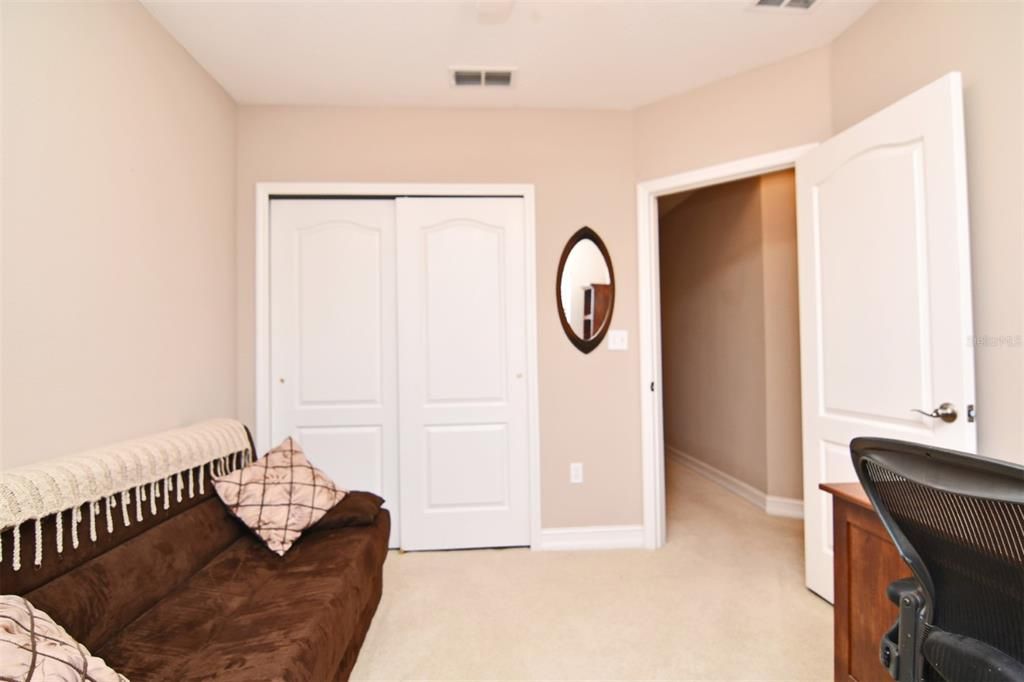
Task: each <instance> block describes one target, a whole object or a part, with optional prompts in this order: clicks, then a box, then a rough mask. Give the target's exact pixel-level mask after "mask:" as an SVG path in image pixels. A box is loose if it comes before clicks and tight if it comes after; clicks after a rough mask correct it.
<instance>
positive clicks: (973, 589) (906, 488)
mask: <svg viewBox="0 0 1024 682" xmlns="http://www.w3.org/2000/svg"><path fill="white" fill-rule="evenodd" d="M850 449H851V452H852V454H853V461H854V466H855V467H856V470H857V475H858V477H859V478H860V481H861V484H862V485H863V486H864V489H865V491H866V492H867V494H868V497H870V498H871V501H872V502H873V503H874V505H875V509H876V510H877V511H878V514H879V516H880V517H881V519H882V522H883V524H884V525H885V527H886V529H887V530H888V531H889V534H890V535H891V536H892V538H893V541H894V542H895V543H896V546H897V548H898V549H899V551H900V554H901V555H902V556H903V558H904V560H906V562H907V564H908V565H909V566H910V568H911V570H912V571H913V573H914V577H915V578H916V579H917V580H918V582H919V583H920V584H921V587H922V589H923V590H924V592H925V600H926V607H925V614H924V621H925V624H926V625H927V626H928V627H934V628H939V629H941V630H944V631H946V632H949V633H954V634H957V635H964V636H967V637H971V638H973V639H976V640H979V641H981V642H984V643H985V644H988V645H990V646H992V647H995V648H996V649H999V650H1001V651H1003V652H1005V653H1006V654H1008V655H1009V656H1011V657H1013V658H1015V659H1017V660H1018V661H1022V662H1024V467H1019V466H1014V465H1011V464H1007V463H1004V462H999V461H996V460H992V459H987V458H984V457H977V456H974V455H968V454H964V453H959V452H954V451H950V450H943V449H939V448H933V447H926V446H923V445H918V444H914V443H905V442H902V441H894V440H884V439H872V438H857V439H855V440H854V441H853V442H852V443H851V444H850Z"/></svg>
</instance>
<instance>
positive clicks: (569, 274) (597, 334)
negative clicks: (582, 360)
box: [558, 228, 615, 352]
mask: <svg viewBox="0 0 1024 682" xmlns="http://www.w3.org/2000/svg"><path fill="white" fill-rule="evenodd" d="M559 275H560V276H559V281H558V296H559V303H560V304H561V305H560V306H559V307H560V309H561V310H560V313H561V316H562V326H563V327H564V328H565V331H566V334H569V335H570V336H569V339H570V341H573V343H574V344H575V345H577V347H578V348H580V350H583V351H584V352H590V350H592V349H593V347H595V346H596V345H597V344H598V343H600V340H601V337H603V336H604V332H605V331H606V328H607V326H608V323H609V320H610V318H611V312H612V306H613V303H614V299H615V293H614V280H613V276H612V269H611V262H610V260H609V258H608V256H607V249H605V248H604V244H603V243H602V242H601V239H600V237H598V236H597V234H596V233H594V232H593V231H592V230H590V229H589V228H583V229H582V230H580V231H579V232H577V233H576V234H575V235H573V238H572V239H570V241H569V244H567V245H566V252H564V253H563V255H562V266H561V268H560V273H559ZM573 336H575V337H576V338H575V339H574V338H573ZM577 341H581V342H587V343H585V345H586V346H589V347H583V346H581V344H580V343H578V342H577Z"/></svg>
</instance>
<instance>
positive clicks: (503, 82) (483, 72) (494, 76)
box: [452, 69, 512, 87]
mask: <svg viewBox="0 0 1024 682" xmlns="http://www.w3.org/2000/svg"><path fill="white" fill-rule="evenodd" d="M452 84H453V85H456V86H458V87H466V86H478V85H485V86H490V87H509V86H511V85H512V70H511V69H452Z"/></svg>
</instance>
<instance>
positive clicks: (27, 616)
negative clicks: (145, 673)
mask: <svg viewBox="0 0 1024 682" xmlns="http://www.w3.org/2000/svg"><path fill="white" fill-rule="evenodd" d="M0 679H2V680H61V681H62V682H72V681H74V682H128V678H126V677H125V676H124V675H121V674H119V673H117V672H116V671H115V670H114V669H113V668H111V667H110V666H108V665H107V664H106V663H104V662H103V659H102V658H97V657H96V656H93V655H92V654H90V653H89V650H88V649H86V648H85V647H84V646H82V645H81V644H79V643H78V642H76V641H75V640H74V638H73V637H72V636H71V635H69V634H68V633H67V632H66V631H65V630H64V628H62V627H61V626H59V625H57V624H56V623H54V622H53V619H52V618H50V617H49V616H48V615H46V614H45V613H43V612H42V611H40V610H39V609H37V608H35V607H33V606H32V605H31V604H29V603H28V602H27V601H26V600H25V599H24V597H19V596H16V595H13V594H5V595H0Z"/></svg>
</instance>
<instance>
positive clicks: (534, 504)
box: [253, 182, 540, 547]
mask: <svg viewBox="0 0 1024 682" xmlns="http://www.w3.org/2000/svg"><path fill="white" fill-rule="evenodd" d="M303 196H316V197H320V198H323V197H338V198H344V197H380V198H392V197H408V196H413V197H441V196H443V197H521V198H522V199H523V202H524V209H525V210H524V213H525V215H524V223H525V228H526V244H525V247H526V254H525V256H526V272H525V277H526V381H527V391H526V399H527V415H526V419H527V443H528V448H529V453H528V459H529V468H530V501H529V508H530V545H531V546H532V547H537V546H539V545H540V400H539V395H540V394H539V388H538V384H537V380H538V371H537V246H536V209H535V201H534V186H533V185H527V184H440V183H361V182H360V183H352V182H258V183H256V197H255V198H256V222H255V225H254V230H255V232H254V244H255V263H254V266H255V267H254V282H253V285H254V287H255V289H254V294H255V304H256V311H255V312H256V317H255V325H256V329H255V338H256V349H255V362H254V366H253V372H254V377H255V388H256V415H255V423H254V424H253V438H254V440H255V441H256V450H257V451H258V452H266V451H267V450H269V449H270V448H271V447H272V444H271V442H270V386H271V377H270V199H271V198H272V197H303Z"/></svg>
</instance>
